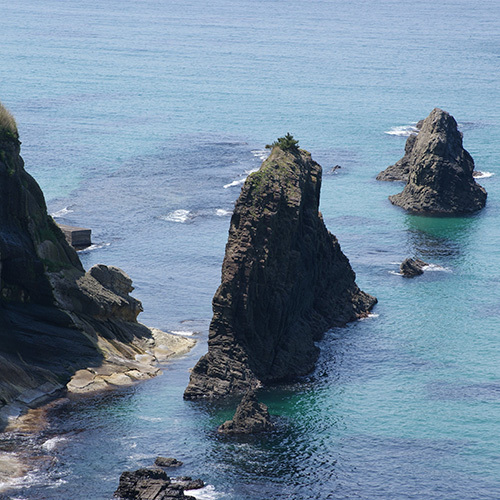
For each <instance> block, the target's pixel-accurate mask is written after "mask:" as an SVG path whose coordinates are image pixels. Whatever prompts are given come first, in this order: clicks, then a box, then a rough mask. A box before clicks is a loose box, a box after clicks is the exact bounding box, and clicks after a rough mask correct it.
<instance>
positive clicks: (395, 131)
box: [384, 125, 418, 137]
mask: <svg viewBox="0 0 500 500" xmlns="http://www.w3.org/2000/svg"><path fill="white" fill-rule="evenodd" d="M384 133H385V134H387V135H395V136H398V137H408V136H410V135H411V134H418V128H417V127H415V126H414V125H400V126H399V127H392V128H391V129H390V130H387V131H386V132H384Z"/></svg>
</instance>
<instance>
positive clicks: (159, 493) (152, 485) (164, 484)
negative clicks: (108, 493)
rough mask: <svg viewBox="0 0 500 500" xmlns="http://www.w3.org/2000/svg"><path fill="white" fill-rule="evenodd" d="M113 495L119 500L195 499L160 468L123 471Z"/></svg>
mask: <svg viewBox="0 0 500 500" xmlns="http://www.w3.org/2000/svg"><path fill="white" fill-rule="evenodd" d="M114 496H115V497H117V498H120V499H121V500H175V499H181V500H182V499H184V500H196V499H195V498H194V497H192V496H186V495H185V494H184V488H183V486H182V485H180V484H174V483H173V482H172V481H171V480H170V478H169V477H168V476H167V474H166V473H165V472H164V471H163V470H161V469H139V470H136V471H133V472H123V473H122V475H121V476H120V483H119V485H118V489H117V490H116V491H115V495H114Z"/></svg>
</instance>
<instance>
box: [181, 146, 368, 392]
mask: <svg viewBox="0 0 500 500" xmlns="http://www.w3.org/2000/svg"><path fill="white" fill-rule="evenodd" d="M320 187H321V167H320V165H318V164H317V163H316V162H315V161H313V160H312V159H311V155H310V154H309V153H308V152H306V151H303V150H299V149H297V148H291V149H287V150H284V149H281V148H280V147H279V146H275V147H274V148H273V149H272V152H271V155H270V156H269V158H268V159H267V160H266V161H264V163H263V164H262V166H261V168H260V170H259V171H258V172H255V173H254V174H252V175H250V176H249V177H248V179H247V180H246V182H245V184H244V186H243V188H242V191H241V194H240V197H239V199H238V200H237V202H236V206H235V209H234V212H233V215H232V218H231V225H230V229H229V238H228V242H227V245H226V253H225V257H224V262H223V265H222V282H221V285H220V286H219V288H218V290H217V292H216V294H215V296H214V299H213V312H214V315H213V319H212V322H211V325H210V332H209V340H208V353H207V354H206V355H204V356H203V357H202V358H201V359H200V360H199V361H198V363H197V364H196V366H195V367H194V368H193V370H192V373H191V378H190V382H189V385H188V387H187V389H186V391H185V393H184V397H185V398H186V399H197V398H202V397H220V396H225V395H228V394H231V393H240V394H244V393H246V392H247V390H248V389H249V388H252V387H257V386H259V385H260V384H261V383H263V384H269V383H274V382H280V381H284V380H289V379H293V378H294V377H297V376H300V375H304V374H306V373H308V372H310V371H311V370H312V369H313V367H314V365H315V362H316V359H317V356H318V348H317V347H316V346H315V341H317V340H319V339H321V337H322V335H323V333H324V332H325V331H326V330H327V329H329V328H330V327H332V326H340V325H345V324H346V323H347V322H348V321H353V320H355V319H357V318H359V317H362V316H364V315H365V314H367V312H368V311H369V310H370V309H371V307H372V306H373V305H374V304H375V303H376V299H375V298H374V297H372V296H370V295H368V294H366V293H364V292H362V291H361V290H360V289H359V288H358V287H357V285H356V283H355V274H354V272H353V270H352V268H351V266H350V264H349V261H348V260H347V258H346V256H345V255H344V254H343V253H342V251H341V249H340V245H339V243H338V241H337V239H336V238H335V236H333V235H332V234H331V233H330V232H329V231H328V230H327V229H326V227H325V224H324V222H323V219H322V217H321V214H320V213H319V212H318V206H319V196H320Z"/></svg>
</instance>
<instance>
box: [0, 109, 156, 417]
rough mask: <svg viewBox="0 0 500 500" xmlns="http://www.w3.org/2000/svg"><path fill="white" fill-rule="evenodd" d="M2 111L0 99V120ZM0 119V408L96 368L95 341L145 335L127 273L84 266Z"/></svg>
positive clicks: (13, 135) (98, 360) (15, 140)
mask: <svg viewBox="0 0 500 500" xmlns="http://www.w3.org/2000/svg"><path fill="white" fill-rule="evenodd" d="M4 114H5V108H3V106H2V105H1V104H0V119H1V118H2V116H3V115H4ZM1 125H2V122H1V120H0V408H1V407H2V406H3V405H4V404H5V403H8V402H9V401H11V400H13V399H14V398H16V397H17V396H18V395H20V394H21V393H23V392H24V391H27V390H31V389H37V391H38V392H39V393H40V394H42V393H43V392H44V391H45V392H47V393H49V392H51V391H52V392H53V391H54V390H55V389H57V388H62V387H63V385H64V383H65V382H67V381H68V380H69V379H70V377H71V376H72V375H73V374H74V373H75V371H77V370H79V369H80V368H84V367H87V366H90V365H93V366H98V365H99V363H101V362H102V360H103V354H102V349H101V348H100V347H99V346H98V342H99V339H102V338H105V339H107V341H108V345H109V346H110V349H112V348H113V346H114V347H117V346H119V343H120V342H121V343H129V342H131V341H132V340H134V339H142V338H144V339H145V338H148V337H151V333H150V331H149V329H148V328H146V327H144V326H143V325H140V324H139V323H137V321H136V318H137V314H138V313H139V312H140V311H141V310H142V307H141V304H140V302H139V301H137V300H135V299H133V298H132V297H130V296H129V295H128V293H129V292H130V291H131V290H132V286H131V280H130V278H129V277H128V276H127V275H126V274H125V273H123V271H121V270H119V269H117V268H113V267H107V266H96V267H94V268H92V269H91V270H90V271H88V272H87V273H86V272H85V271H84V269H83V267H82V265H81V263H80V260H79V258H78V255H77V253H76V252H75V250H74V249H73V248H72V247H70V246H69V245H68V243H67V242H66V239H65V238H64V235H63V234H62V232H61V230H60V229H59V228H58V226H57V225H56V224H55V222H54V221H53V219H52V218H51V217H50V216H48V215H47V208H46V205H45V200H44V197H43V194H42V191H41V190H40V187H39V186H38V184H37V183H36V181H35V180H34V179H33V178H32V177H31V176H30V175H29V174H28V173H27V172H26V171H25V170H24V162H23V160H22V158H21V156H20V144H21V143H20V141H19V140H18V136H17V130H16V129H15V125H14V126H11V127H8V128H6V127H4V128H2V126H1ZM117 348H118V347H117ZM37 391H35V392H37ZM31 392H32V394H33V391H31ZM35 401H38V400H37V396H36V395H35V396H30V404H31V402H33V404H35V403H34V402H35Z"/></svg>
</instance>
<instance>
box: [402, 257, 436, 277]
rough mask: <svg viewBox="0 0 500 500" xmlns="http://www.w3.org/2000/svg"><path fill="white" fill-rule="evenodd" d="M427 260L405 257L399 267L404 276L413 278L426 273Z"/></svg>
mask: <svg viewBox="0 0 500 500" xmlns="http://www.w3.org/2000/svg"><path fill="white" fill-rule="evenodd" d="M428 265H429V264H428V263H427V262H424V261H423V260H420V259H405V260H404V261H403V262H402V263H401V265H400V266H399V269H400V271H401V274H402V275H403V276H406V277H407V278H413V277H414V276H419V275H420V274H423V273H424V267H425V266H428Z"/></svg>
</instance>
